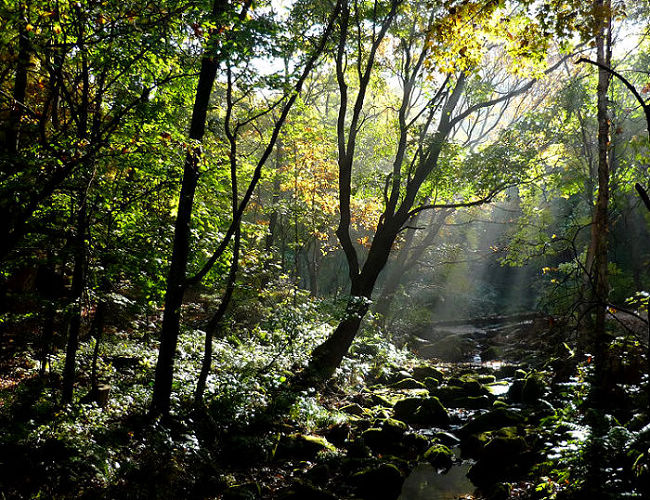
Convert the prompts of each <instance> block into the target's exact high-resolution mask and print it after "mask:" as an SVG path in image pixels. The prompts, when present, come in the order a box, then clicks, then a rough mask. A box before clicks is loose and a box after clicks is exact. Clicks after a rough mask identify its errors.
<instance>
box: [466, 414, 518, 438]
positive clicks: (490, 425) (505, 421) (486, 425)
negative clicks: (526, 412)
mask: <svg viewBox="0 0 650 500" xmlns="http://www.w3.org/2000/svg"><path fill="white" fill-rule="evenodd" d="M523 421H524V417H523V416H522V415H521V413H520V412H517V411H515V410H511V409H508V408H495V409H493V410H490V411H488V412H487V413H483V414H482V415H477V416H476V417H474V418H473V419H472V420H470V421H469V422H467V423H466V424H465V425H463V426H462V427H461V428H460V429H459V430H458V433H459V434H460V435H461V436H469V435H471V434H478V433H481V432H486V431H493V430H497V429H502V428H504V427H511V426H515V425H519V424H521V423H522V422H523Z"/></svg>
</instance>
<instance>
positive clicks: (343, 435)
mask: <svg viewBox="0 0 650 500" xmlns="http://www.w3.org/2000/svg"><path fill="white" fill-rule="evenodd" d="M349 437H350V424H349V423H347V422H341V423H338V424H332V425H330V426H329V427H328V428H327V430H326V431H325V438H326V439H327V441H329V442H330V443H332V444H334V445H335V446H339V447H340V446H343V445H344V444H345V442H346V441H347V440H348V438H349Z"/></svg>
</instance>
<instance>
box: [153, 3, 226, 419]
mask: <svg viewBox="0 0 650 500" xmlns="http://www.w3.org/2000/svg"><path fill="white" fill-rule="evenodd" d="M217 4H219V5H222V4H225V2H222V1H220V0H218V1H217V3H216V4H215V5H217ZM215 8H216V7H215ZM218 67H219V63H218V61H217V60H216V59H215V58H213V57H210V56H208V55H204V56H203V60H202V61H201V72H200V74H199V81H198V84H197V89H196V95H195V99H194V107H193V110H192V121H191V125H190V133H189V136H190V139H194V140H195V141H201V140H203V136H204V134H205V123H206V117H207V112H208V107H209V104H210V94H211V93H212V86H213V84H214V81H215V78H216V75H217V69H218ZM200 160H201V151H200V148H198V147H196V148H194V149H193V150H192V151H188V153H187V155H186V157H185V166H184V168H183V180H182V182H181V192H180V198H179V202H178V213H177V215H176V224H175V226H174V243H173V250H172V257H171V263H170V267H169V272H168V274H167V289H166V292H165V309H164V313H163V324H162V330H161V332H160V348H159V351H158V362H157V363H156V375H155V380H154V389H153V398H152V401H151V412H152V413H153V414H162V415H167V414H168V413H169V400H170V397H171V391H172V381H173V377H174V356H175V353H176V345H177V343H178V334H179V330H180V316H181V306H182V304H183V296H184V295H185V289H186V277H187V261H188V258H189V250H190V231H191V222H192V210H193V205H194V194H195V192H196V187H197V184H198V180H199V162H200Z"/></svg>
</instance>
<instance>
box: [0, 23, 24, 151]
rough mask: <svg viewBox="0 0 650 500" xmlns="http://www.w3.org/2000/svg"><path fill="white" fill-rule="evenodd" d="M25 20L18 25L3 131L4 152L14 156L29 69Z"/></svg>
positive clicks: (18, 137) (17, 143)
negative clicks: (15, 58)
mask: <svg viewBox="0 0 650 500" xmlns="http://www.w3.org/2000/svg"><path fill="white" fill-rule="evenodd" d="M26 26H27V20H25V19H23V20H21V23H20V32H19V34H18V61H17V66H16V76H15V79H14V90H13V95H12V98H13V102H12V106H11V111H10V112H9V121H8V122H7V128H6V131H5V142H4V150H5V152H6V153H7V154H8V155H13V154H16V152H17V151H18V147H19V140H20V122H21V119H22V117H23V114H24V105H25V97H26V95H27V81H28V72H29V67H30V59H29V58H30V54H31V44H30V42H29V35H28V33H27V29H26Z"/></svg>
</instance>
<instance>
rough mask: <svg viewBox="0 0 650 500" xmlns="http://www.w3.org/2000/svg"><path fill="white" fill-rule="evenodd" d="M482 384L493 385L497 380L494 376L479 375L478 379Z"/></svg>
mask: <svg viewBox="0 0 650 500" xmlns="http://www.w3.org/2000/svg"><path fill="white" fill-rule="evenodd" d="M476 380H478V381H479V382H480V383H481V384H493V383H495V382H496V381H497V378H496V377H495V376H494V375H488V374H485V375H479V376H477V377H476Z"/></svg>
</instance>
